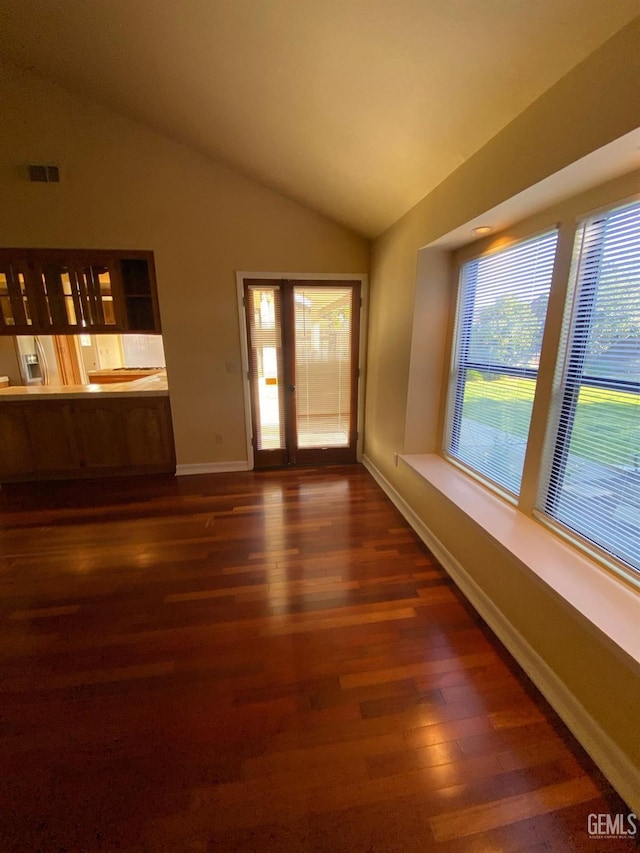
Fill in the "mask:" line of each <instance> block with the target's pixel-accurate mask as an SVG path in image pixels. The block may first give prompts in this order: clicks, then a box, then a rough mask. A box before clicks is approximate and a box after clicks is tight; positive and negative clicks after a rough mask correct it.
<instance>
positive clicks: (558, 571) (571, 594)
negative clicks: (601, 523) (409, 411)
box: [401, 454, 640, 663]
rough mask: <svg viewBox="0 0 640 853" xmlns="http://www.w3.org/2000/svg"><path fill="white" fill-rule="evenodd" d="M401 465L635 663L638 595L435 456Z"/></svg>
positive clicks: (639, 652) (639, 647) (638, 656)
mask: <svg viewBox="0 0 640 853" xmlns="http://www.w3.org/2000/svg"><path fill="white" fill-rule="evenodd" d="M401 458H402V460H403V461H404V462H405V463H406V464H407V465H408V466H409V467H410V468H412V469H413V470H414V471H416V472H417V473H418V474H419V475H420V476H421V477H422V478H423V479H424V480H426V481H427V482H428V483H429V484H430V485H431V486H433V487H434V488H435V489H437V490H438V491H439V492H440V493H441V494H442V495H444V496H445V497H446V498H447V499H448V500H450V501H451V502H452V503H453V504H454V505H455V506H457V507H458V508H459V509H460V510H462V511H463V512H464V513H465V514H466V515H467V516H468V517H469V518H470V519H471V520H472V521H474V522H475V523H476V524H478V525H479V526H480V527H482V528H483V529H484V530H485V531H486V532H487V533H488V534H489V535H490V536H491V537H492V538H493V539H494V540H495V541H496V542H497V543H498V544H499V545H500V546H501V547H502V548H504V549H505V550H506V551H507V552H508V553H509V554H511V555H512V556H513V557H514V558H515V559H517V560H518V562H520V563H521V564H523V565H524V566H526V567H527V568H528V569H529V570H530V571H531V572H533V574H535V575H536V576H537V577H538V578H540V579H541V580H542V581H543V582H544V583H545V584H546V585H547V586H549V587H550V588H551V589H553V590H554V591H555V592H556V593H557V594H558V595H560V596H561V597H562V598H563V599H564V600H565V601H567V602H568V603H569V604H570V605H571V606H572V607H574V608H575V609H576V610H577V611H578V612H579V613H581V614H582V615H583V616H584V617H585V618H586V619H588V620H589V622H591V623H592V624H593V625H594V626H595V627H596V628H598V630H599V631H601V632H602V633H603V634H604V635H605V636H606V637H608V638H609V639H610V640H611V641H612V642H613V643H614V644H615V646H617V647H618V648H619V649H621V650H622V651H624V652H625V653H626V654H627V655H628V656H629V657H631V658H632V659H633V660H634V661H635V662H636V663H640V627H639V625H640V619H639V612H640V595H639V594H638V592H637V591H635V590H634V589H632V588H631V587H630V586H628V585H627V584H626V583H624V582H623V581H622V580H620V579H618V578H616V577H615V576H613V575H612V574H610V573H609V572H608V571H606V570H605V569H603V568H602V567H601V566H599V565H598V564H597V563H596V562H594V561H593V560H591V559H589V557H588V556H586V555H584V554H582V553H580V552H579V551H578V550H576V549H575V548H573V547H571V545H570V544H568V543H566V542H564V541H563V540H562V539H561V538H559V537H558V536H557V535H556V534H554V533H553V532H551V531H550V530H548V529H547V528H546V527H544V526H543V525H542V524H541V523H540V522H538V521H536V520H535V519H533V518H529V517H528V516H526V515H524V514H523V513H522V512H520V511H519V510H518V509H517V508H516V507H514V506H512V505H511V504H509V503H508V502H506V501H505V500H503V499H502V498H500V497H499V496H498V495H496V494H494V493H493V492H491V491H490V490H489V489H487V488H486V487H484V486H483V485H481V484H480V483H478V482H476V481H475V480H473V478H471V477H469V476H468V475H467V474H465V473H464V472H463V471H461V470H460V469H458V468H456V466H455V465H452V464H451V463H450V462H447V461H446V460H445V459H443V458H442V457H440V456H437V455H435V454H420V455H417V454H414V455H403V456H402V457H401Z"/></svg>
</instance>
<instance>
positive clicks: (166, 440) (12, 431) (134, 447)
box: [0, 397, 175, 482]
mask: <svg viewBox="0 0 640 853" xmlns="http://www.w3.org/2000/svg"><path fill="white" fill-rule="evenodd" d="M173 471H175V449H174V443H173V429H172V425H171V409H170V406H169V400H168V398H167V397H135V398H131V399H128V398H118V399H113V398H112V399H101V398H95V397H94V398H91V399H88V400H84V399H82V400H51V399H48V400H28V401H26V402H17V401H1V402H0V482H11V481H20V480H38V479H67V478H69V479H71V478H77V477H96V476H108V475H122V474H142V473H161V472H173Z"/></svg>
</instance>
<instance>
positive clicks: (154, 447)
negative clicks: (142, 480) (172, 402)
mask: <svg viewBox="0 0 640 853" xmlns="http://www.w3.org/2000/svg"><path fill="white" fill-rule="evenodd" d="M123 403H124V405H123V412H124V430H125V441H126V444H127V452H128V455H129V464H130V465H131V466H132V467H133V468H137V467H141V468H162V469H164V470H170V469H171V468H172V467H173V466H175V450H174V445H173V431H172V428H171V412H170V409H169V401H168V400H167V399H166V397H148V398H144V399H143V398H139V399H138V400H135V401H133V400H132V401H126V402H124V401H123Z"/></svg>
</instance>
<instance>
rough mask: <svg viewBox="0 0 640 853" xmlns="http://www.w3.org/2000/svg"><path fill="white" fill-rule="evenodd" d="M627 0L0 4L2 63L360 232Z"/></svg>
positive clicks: (390, 211)
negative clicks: (59, 86) (52, 83)
mask: <svg viewBox="0 0 640 853" xmlns="http://www.w3.org/2000/svg"><path fill="white" fill-rule="evenodd" d="M638 14H640V0H0V20H1V25H0V57H3V58H4V59H5V60H7V61H9V62H11V63H13V64H16V65H19V66H21V67H27V68H30V69H33V70H34V71H36V72H37V73H40V74H42V75H43V76H45V77H47V78H49V79H51V80H53V81H55V82H58V83H60V84H62V85H64V86H66V87H67V88H68V89H71V90H72V91H75V92H78V93H81V94H83V95H87V96H89V97H90V98H92V99H93V100H96V101H99V102H102V103H104V104H106V105H108V106H111V107H113V108H115V109H116V110H119V111H120V112H122V113H124V114H126V115H128V116H130V117H132V118H135V119H137V120H139V121H142V122H145V123H146V124H147V125H149V126H151V127H152V128H154V129H156V130H157V131H160V132H161V133H164V134H166V135H167V136H169V137H171V138H173V139H175V140H177V141H180V142H182V143H184V144H186V145H189V146H191V147H192V148H194V149H197V150H198V151H200V152H202V153H203V154H205V155H207V156H209V157H212V158H215V159H217V160H221V161H223V162H226V163H228V164H230V165H232V166H234V167H236V168H238V169H240V170H241V171H242V172H244V173H245V174H247V175H249V176H251V177H253V178H256V179H258V180H260V181H262V182H263V183H265V184H267V185H269V186H271V187H274V188H276V189H278V190H280V191H282V192H284V193H286V194H288V195H290V196H292V197H294V198H296V199H299V200H301V201H303V202H305V203H306V204H308V205H309V206H311V207H313V208H315V209H316V210H318V211H321V212H322V213H325V214H326V215H328V216H330V217H332V218H333V219H335V220H337V221H339V222H342V223H345V224H347V225H349V226H350V227H352V228H354V229H355V230H357V231H359V232H361V233H362V234H365V235H367V236H375V235H377V234H378V233H380V232H381V231H383V230H384V229H385V228H387V227H388V226H389V225H390V224H392V223H393V222H394V221H395V220H396V219H398V217H400V216H401V215H402V214H403V213H405V212H406V211H407V210H408V209H409V208H411V207H412V206H413V205H414V204H416V203H417V202H418V201H419V200H420V199H421V198H422V197H423V196H424V195H425V194H426V193H427V192H429V191H430V190H431V189H432V188H433V187H435V186H436V185H437V184H439V183H440V182H441V181H442V180H443V179H444V178H445V177H446V176H447V175H448V174H450V173H451V172H453V171H454V170H455V169H456V168H457V167H458V166H459V165H460V164H461V163H462V162H463V161H464V160H466V159H467V158H468V157H469V156H471V155H472V154H473V153H474V152H475V151H477V150H478V149H480V148H481V147H482V146H483V145H484V144H485V143H486V142H488V140H489V139H490V138H491V137H492V136H494V135H495V134H496V133H497V132H498V131H500V130H501V129H502V128H503V127H504V126H505V125H507V124H508V123H509V122H510V121H511V120H512V119H513V118H515V117H516V116H517V115H518V114H519V113H521V112H522V111H523V110H524V109H526V107H527V106H528V105H529V104H530V103H532V102H533V101H534V100H535V99H536V98H537V97H539V96H540V95H541V94H542V93H543V92H544V91H545V90H546V89H548V88H549V87H550V86H552V85H553V84H554V83H555V82H556V81H557V80H558V79H560V77H562V76H563V75H564V74H566V73H567V72H568V71H569V70H570V69H571V68H572V67H574V66H575V65H576V64H578V63H579V62H580V61H581V60H582V59H584V58H585V57H586V56H587V55H588V54H590V53H591V52H592V51H593V50H595V49H596V48H597V47H598V46H599V45H600V44H601V43H603V42H604V41H606V39H608V38H609V37H610V36H611V35H613V34H614V33H615V32H616V31H617V30H619V29H620V28H621V27H622V26H624V25H625V24H626V23H627V22H628V21H630V20H631V19H632V18H633V17H635V16H636V15H638Z"/></svg>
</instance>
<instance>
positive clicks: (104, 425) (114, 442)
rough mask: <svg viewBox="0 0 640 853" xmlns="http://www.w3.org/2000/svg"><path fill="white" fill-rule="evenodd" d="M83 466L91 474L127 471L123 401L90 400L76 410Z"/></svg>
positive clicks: (82, 403) (77, 439) (74, 422)
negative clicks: (108, 470) (116, 469)
mask: <svg viewBox="0 0 640 853" xmlns="http://www.w3.org/2000/svg"><path fill="white" fill-rule="evenodd" d="M72 413H73V426H74V429H75V435H76V441H77V446H78V451H79V454H80V460H81V465H82V467H83V468H85V469H86V470H87V471H91V470H95V469H101V468H114V469H115V468H120V469H122V468H126V466H127V448H126V444H125V440H124V430H123V419H122V406H121V405H120V401H119V400H112V401H109V400H106V401H104V402H102V401H99V400H87V401H80V402H77V403H74V405H73V408H72Z"/></svg>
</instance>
